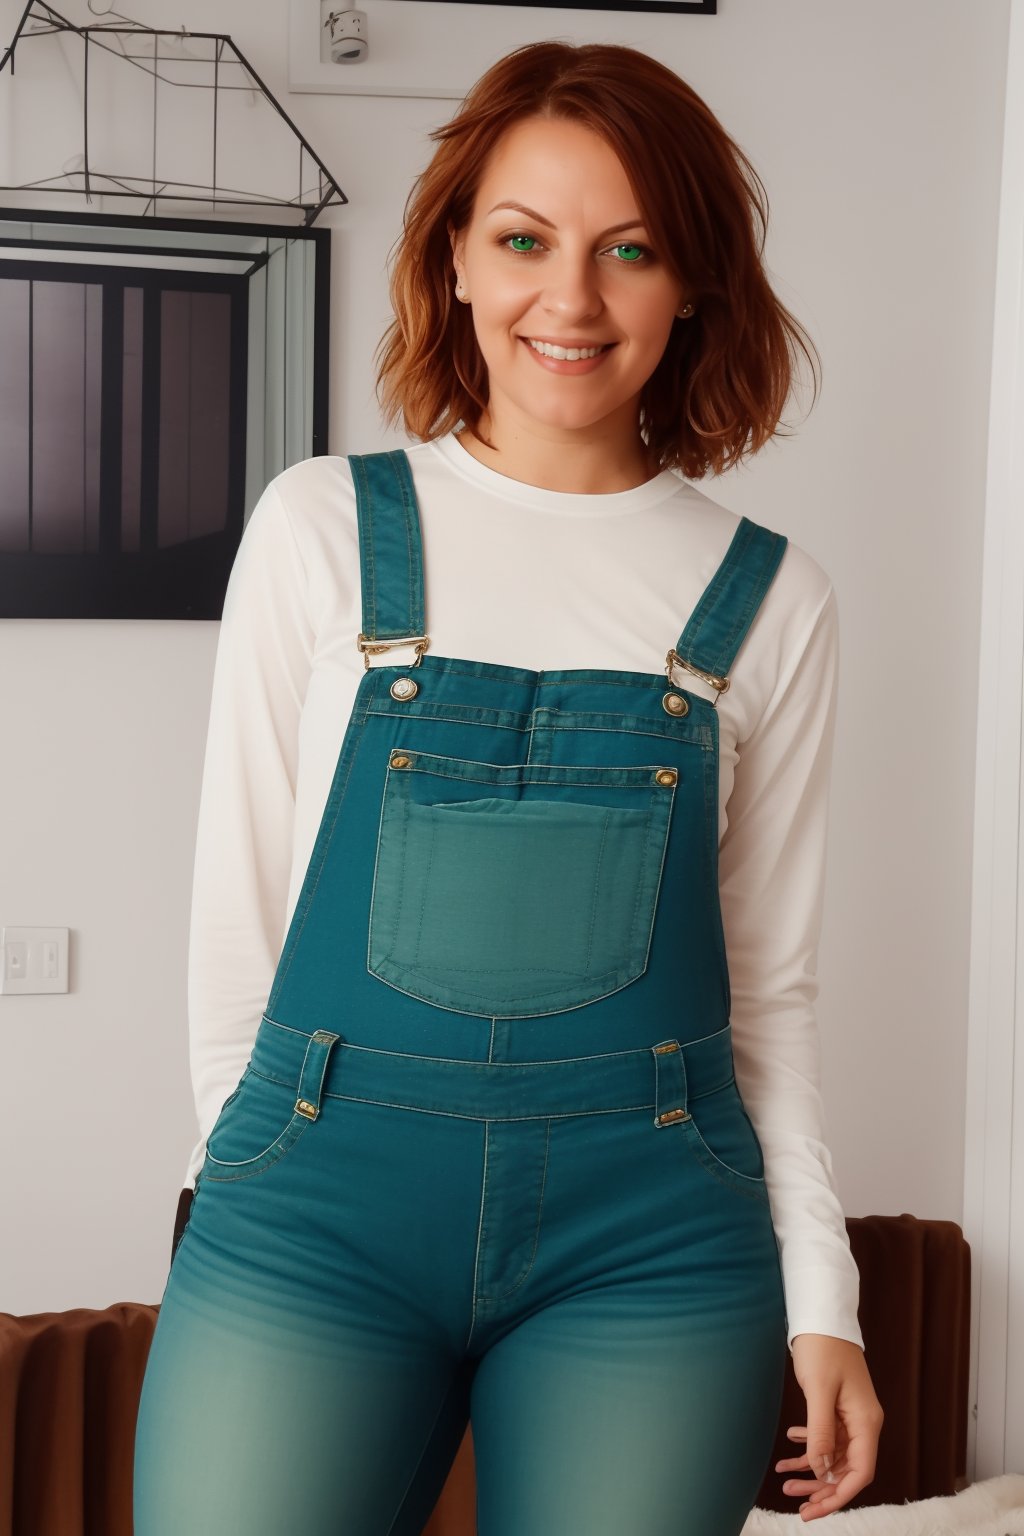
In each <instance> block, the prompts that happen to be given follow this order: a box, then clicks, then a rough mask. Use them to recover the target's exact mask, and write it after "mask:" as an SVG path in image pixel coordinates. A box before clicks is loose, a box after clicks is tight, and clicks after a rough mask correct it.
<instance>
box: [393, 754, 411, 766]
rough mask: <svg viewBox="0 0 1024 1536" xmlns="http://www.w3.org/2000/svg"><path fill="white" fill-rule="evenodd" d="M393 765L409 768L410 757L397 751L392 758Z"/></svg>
mask: <svg viewBox="0 0 1024 1536" xmlns="http://www.w3.org/2000/svg"><path fill="white" fill-rule="evenodd" d="M391 766H392V768H408V766H409V759H408V758H407V757H405V756H404V755H403V754H402V753H401V752H396V753H395V754H394V756H393V757H392V759H391Z"/></svg>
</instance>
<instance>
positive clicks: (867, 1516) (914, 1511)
mask: <svg viewBox="0 0 1024 1536" xmlns="http://www.w3.org/2000/svg"><path fill="white" fill-rule="evenodd" d="M795 1475H796V1476H799V1475H800V1474H799V1473H797V1474H795ZM798 1502H799V1501H798V1500H796V1499H794V1501H793V1503H794V1508H796V1506H797V1504H798ZM796 1531H807V1532H813V1533H814V1536H958V1533H959V1532H961V1531H969V1532H970V1536H1024V1476H1020V1475H1018V1474H1017V1473H1015V1472H1008V1473H1006V1474H1005V1475H1004V1476H1003V1477H988V1478H985V1479H983V1480H982V1481H981V1482H980V1483H972V1484H971V1486H970V1487H969V1488H964V1489H963V1491H962V1492H961V1493H956V1494H951V1495H950V1496H949V1497H948V1498H945V1499H919V1500H917V1501H916V1502H914V1503H910V1504H873V1505H868V1506H866V1507H865V1508H864V1509H837V1510H836V1511H835V1512H834V1513H833V1514H831V1515H822V1516H820V1517H819V1519H817V1520H801V1518H800V1516H799V1515H798V1514H791V1515H790V1514H786V1515H783V1514H776V1513H775V1512H774V1511H773V1510H768V1509H752V1510H751V1512H750V1514H749V1516H748V1518H747V1523H746V1524H745V1525H744V1527H743V1531H742V1533H741V1536H793V1533H794V1532H796Z"/></svg>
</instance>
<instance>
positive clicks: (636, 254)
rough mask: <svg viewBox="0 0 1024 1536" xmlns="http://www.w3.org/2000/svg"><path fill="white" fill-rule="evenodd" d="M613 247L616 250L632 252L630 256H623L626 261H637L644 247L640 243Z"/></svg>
mask: <svg viewBox="0 0 1024 1536" xmlns="http://www.w3.org/2000/svg"><path fill="white" fill-rule="evenodd" d="M615 249H616V250H617V251H632V253H633V254H632V255H631V256H626V257H624V258H623V259H624V260H625V261H628V262H634V261H638V260H639V259H640V257H641V256H642V255H643V253H644V248H643V246H642V245H617V246H616V247H615Z"/></svg>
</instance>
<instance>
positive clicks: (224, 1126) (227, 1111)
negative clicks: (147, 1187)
mask: <svg viewBox="0 0 1024 1536" xmlns="http://www.w3.org/2000/svg"><path fill="white" fill-rule="evenodd" d="M295 1101H296V1089H295V1087H294V1085H289V1084H288V1083H280V1082H276V1081H274V1080H273V1079H272V1078H269V1077H264V1076H263V1075H262V1074H261V1073H259V1072H256V1071H254V1069H253V1067H252V1064H251V1063H250V1064H249V1065H248V1066H247V1067H246V1069H245V1071H244V1072H243V1073H242V1078H241V1081H240V1082H239V1085H238V1087H237V1088H236V1089H235V1091H234V1093H232V1094H231V1095H230V1097H229V1098H228V1099H227V1100H226V1101H225V1103H224V1106H223V1108H222V1109H221V1112H220V1115H219V1116H218V1117H217V1121H216V1124H215V1125H214V1127H213V1130H212V1131H211V1132H210V1134H209V1136H208V1138H207V1142H206V1161H205V1163H204V1165H203V1170H202V1175H201V1177H202V1178H203V1179H209V1180H210V1181H211V1183H215V1184H216V1183H227V1182H229V1181H230V1180H232V1179H251V1178H254V1177H255V1176H256V1175H257V1174H260V1173H265V1172H266V1171H267V1169H268V1168H272V1167H273V1166H274V1164H275V1163H277V1162H280V1160H281V1158H282V1157H284V1155H285V1153H286V1152H289V1151H291V1149H292V1147H294V1146H295V1144H296V1142H297V1141H298V1140H299V1138H300V1137H301V1136H302V1135H303V1134H304V1133H305V1131H306V1129H307V1127H308V1126H309V1125H310V1124H311V1121H310V1120H309V1118H308V1116H306V1115H302V1114H300V1113H299V1112H298V1110H297V1109H296V1108H295Z"/></svg>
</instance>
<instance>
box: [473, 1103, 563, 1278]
mask: <svg viewBox="0 0 1024 1536" xmlns="http://www.w3.org/2000/svg"><path fill="white" fill-rule="evenodd" d="M535 1118H539V1117H535ZM550 1151H551V1121H550V1119H549V1120H548V1129H547V1135H546V1136H545V1137H544V1167H543V1168H542V1170H541V1175H540V1194H539V1195H538V1196H537V1222H536V1225H535V1226H534V1229H533V1248H532V1249H531V1250H530V1260H529V1263H528V1264H527V1265H526V1267H525V1268H524V1270H523V1272H522V1274H521V1275H520V1276H519V1279H518V1280H517V1281H516V1283H515V1285H512V1286H509V1288H508V1290H507V1291H502V1292H501V1293H500V1295H497V1296H496V1295H495V1294H494V1292H493V1291H488V1292H483V1291H482V1292H481V1293H480V1300H481V1301H486V1302H489V1303H493V1302H496V1301H505V1300H507V1298H508V1297H509V1296H511V1295H512V1294H513V1292H515V1291H518V1289H519V1287H520V1286H521V1285H523V1284H524V1283H525V1282H526V1280H527V1279H528V1278H529V1275H530V1271H531V1270H532V1269H533V1266H534V1263H535V1261H536V1258H537V1247H538V1244H539V1243H540V1221H541V1214H542V1212H543V1209H544V1191H545V1189H546V1188H547V1182H548V1157H549V1154H550Z"/></svg>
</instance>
